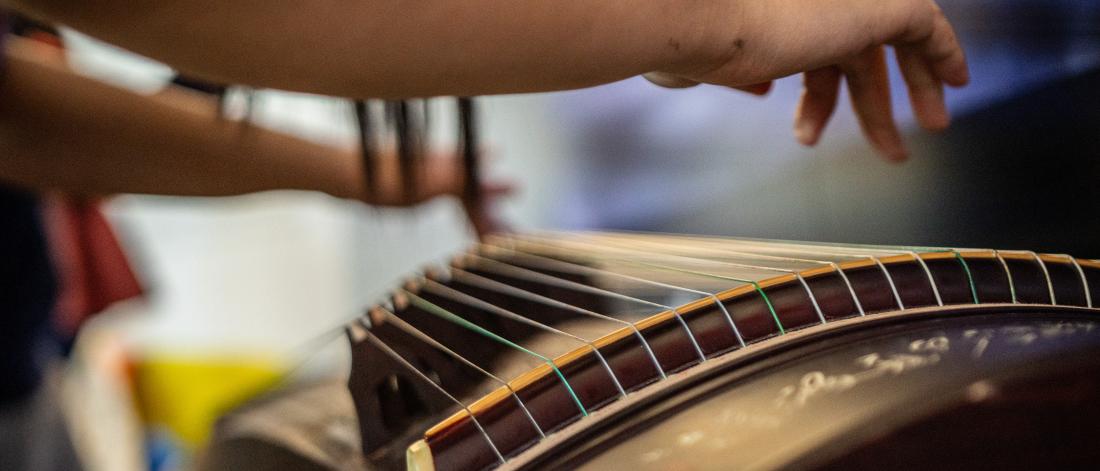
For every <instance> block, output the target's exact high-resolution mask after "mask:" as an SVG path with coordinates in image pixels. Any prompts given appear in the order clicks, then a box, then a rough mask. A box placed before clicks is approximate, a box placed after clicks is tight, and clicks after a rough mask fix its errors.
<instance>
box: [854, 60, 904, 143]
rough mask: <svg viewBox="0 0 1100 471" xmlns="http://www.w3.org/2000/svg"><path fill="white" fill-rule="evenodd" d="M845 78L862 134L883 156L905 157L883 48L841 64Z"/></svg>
mask: <svg viewBox="0 0 1100 471" xmlns="http://www.w3.org/2000/svg"><path fill="white" fill-rule="evenodd" d="M841 69H842V70H843V72H844V75H845V78H846V80H847V82H848V91H849V95H850V96H851V99H852V108H853V109H855V112H856V116H858V117H859V124H860V127H861V128H862V129H863V134H864V135H865V136H866V137H867V139H868V140H869V141H871V144H872V145H874V147H875V148H876V149H877V150H878V151H879V153H881V154H882V155H883V156H884V157H886V158H888V159H890V160H893V161H896V162H900V161H903V160H905V159H906V158H907V157H908V153H907V151H906V150H905V146H904V144H902V141H901V134H900V133H899V132H898V128H897V125H896V124H895V123H894V114H893V109H892V107H891V105H890V78H889V76H888V74H887V69H886V51H885V50H884V49H883V48H882V47H877V48H873V49H871V50H869V51H867V52H864V53H862V54H860V55H858V56H856V57H855V58H854V59H853V60H851V61H849V62H847V63H845V64H844V65H842V66H841Z"/></svg>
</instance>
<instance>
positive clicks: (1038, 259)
mask: <svg viewBox="0 0 1100 471" xmlns="http://www.w3.org/2000/svg"><path fill="white" fill-rule="evenodd" d="M1027 253H1028V255H1031V256H1032V257H1034V258H1035V261H1036V262H1039V268H1041V269H1042V270H1043V277H1044V278H1046V280H1047V291H1048V292H1049V293H1050V303H1051V304H1058V300H1057V298H1055V296H1054V283H1052V282H1051V281H1050V271H1048V270H1047V264H1046V263H1045V262H1043V258H1042V257H1040V256H1039V254H1037V253H1035V252H1032V251H1028V252H1027Z"/></svg>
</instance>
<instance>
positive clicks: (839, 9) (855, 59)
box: [647, 0, 970, 161]
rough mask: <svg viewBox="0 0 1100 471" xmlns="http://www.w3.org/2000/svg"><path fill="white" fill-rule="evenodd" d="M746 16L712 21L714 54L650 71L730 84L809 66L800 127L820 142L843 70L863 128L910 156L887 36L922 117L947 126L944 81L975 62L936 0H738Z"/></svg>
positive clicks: (961, 78) (893, 154)
mask: <svg viewBox="0 0 1100 471" xmlns="http://www.w3.org/2000/svg"><path fill="white" fill-rule="evenodd" d="M730 8H732V9H734V10H736V11H730V12H729V14H728V15H713V16H714V17H715V18H741V19H742V21H743V23H742V24H740V26H738V25H728V24H726V25H723V24H714V25H712V26H710V28H709V31H710V32H709V33H708V35H707V36H708V38H709V39H707V40H704V41H702V42H701V44H704V45H720V47H718V48H715V49H714V50H712V51H710V52H709V53H702V54H696V55H697V56H703V57H712V59H710V60H708V61H696V62H689V63H686V64H683V65H682V66H681V67H679V68H678V69H677V70H674V71H662V72H657V73H654V74H647V78H649V79H650V81H653V82H654V83H657V84H659V85H663V86H673V87H683V86H690V85H692V84H695V83H711V84H717V85H725V86H730V87H734V88H738V89H741V90H745V91H748V92H751V93H757V94H759V93H762V92H765V91H767V85H768V84H769V83H770V81H771V80H773V79H776V78H780V77H784V76H788V75H791V74H794V73H799V72H801V73H803V92H802V98H801V100H800V102H799V104H798V109H797V111H796V113H795V127H794V130H795V136H796V137H797V139H798V141H799V142H801V143H802V144H805V145H807V146H812V145H814V144H816V143H817V142H818V140H819V139H820V138H821V134H822V131H823V130H824V129H825V125H826V124H827V123H828V121H829V118H830V117H831V116H832V114H833V111H834V109H835V108H836V102H837V97H838V95H839V88H840V83H841V78H842V77H843V78H844V80H845V82H846V83H847V85H848V90H849V95H850V96H851V100H852V107H853V109H854V110H855V112H856V115H857V116H858V117H859V122H860V126H861V128H862V129H863V134H864V135H865V136H866V137H867V139H868V140H869V141H870V142H871V144H872V145H873V146H874V147H875V149H876V150H877V151H878V152H879V153H880V154H882V155H883V156H884V157H886V158H887V159H889V160H893V161H901V160H905V159H906V158H907V157H908V151H907V150H906V148H905V145H904V143H903V142H902V139H901V135H900V133H899V132H898V129H897V124H896V123H895V122H894V117H893V111H892V109H891V105H890V84H889V77H888V75H887V64H886V54H885V49H884V48H885V46H893V47H894V49H895V52H896V56H897V61H898V65H899V67H900V69H901V72H902V75H903V77H904V79H905V83H906V85H907V87H908V89H909V101H910V103H911V105H912V107H913V112H914V114H915V115H916V117H917V121H918V123H920V125H921V126H922V127H923V128H925V129H928V130H932V131H939V130H942V129H944V128H946V127H947V126H948V124H949V123H950V115H949V114H948V112H947V107H946V104H945V102H944V84H947V85H950V86H954V87H960V86H963V85H965V84H966V83H967V82H968V81H969V80H970V76H969V71H968V68H967V63H966V58H965V56H964V54H963V50H962V48H961V47H960V46H959V43H958V41H957V40H956V37H955V32H954V30H953V28H952V27H951V24H950V23H949V22H948V20H947V18H946V17H945V16H944V15H943V12H942V11H941V10H940V8H939V6H937V5H936V3H935V2H934V1H932V0H891V1H881V0H751V1H748V2H738V5H737V6H734V7H730Z"/></svg>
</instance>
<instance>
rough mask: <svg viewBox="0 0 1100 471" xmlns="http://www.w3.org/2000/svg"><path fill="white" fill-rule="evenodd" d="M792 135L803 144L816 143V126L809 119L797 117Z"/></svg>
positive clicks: (810, 144)
mask: <svg viewBox="0 0 1100 471" xmlns="http://www.w3.org/2000/svg"><path fill="white" fill-rule="evenodd" d="M794 137H795V139H798V142H800V143H802V145H804V146H812V145H814V144H815V143H817V127H816V126H814V123H813V122H812V121H810V120H809V119H805V118H799V120H798V122H796V123H795V126H794Z"/></svg>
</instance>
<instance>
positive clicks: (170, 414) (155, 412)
mask: <svg viewBox="0 0 1100 471" xmlns="http://www.w3.org/2000/svg"><path fill="white" fill-rule="evenodd" d="M133 368H134V371H133V374H134V377H133V381H134V389H135V396H136V400H137V402H138V408H139V410H140V411H141V415H142V417H143V418H144V420H145V422H146V423H147V424H149V425H159V426H162V427H164V428H166V429H167V430H169V431H170V432H172V433H173V434H174V435H176V438H178V439H179V441H180V443H182V444H183V445H184V446H185V447H186V448H188V449H189V450H191V451H194V450H196V449H198V448H199V447H201V446H202V445H203V444H205V443H206V441H207V440H208V439H209V438H210V433H211V432H212V431H213V427H214V424H215V422H216V421H217V420H218V418H219V417H221V416H222V415H223V414H225V413H226V412H228V411H230V410H232V409H233V408H234V407H237V406H239V405H240V404H242V403H244V402H245V401H247V400H249V399H251V398H253V397H255V396H256V395H258V394H260V393H263V392H265V391H267V390H269V389H270V388H271V387H273V386H274V385H275V384H276V383H277V382H278V381H279V380H280V379H281V378H282V377H283V376H284V374H285V373H286V372H287V368H288V367H287V364H286V362H284V361H280V360H278V359H276V358H274V357H248V356H219V357H206V356H187V355H165V354H146V355H142V356H141V357H140V358H138V359H136V361H135V362H134V366H133Z"/></svg>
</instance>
